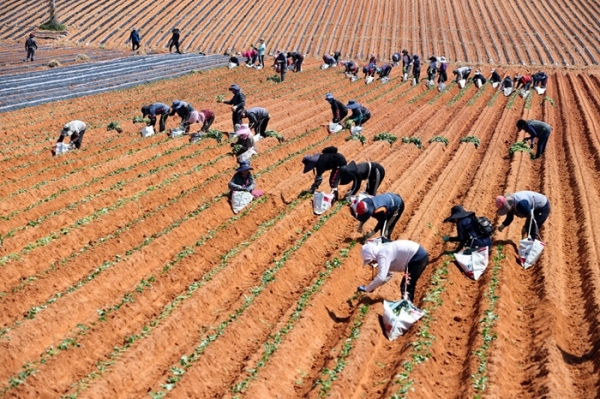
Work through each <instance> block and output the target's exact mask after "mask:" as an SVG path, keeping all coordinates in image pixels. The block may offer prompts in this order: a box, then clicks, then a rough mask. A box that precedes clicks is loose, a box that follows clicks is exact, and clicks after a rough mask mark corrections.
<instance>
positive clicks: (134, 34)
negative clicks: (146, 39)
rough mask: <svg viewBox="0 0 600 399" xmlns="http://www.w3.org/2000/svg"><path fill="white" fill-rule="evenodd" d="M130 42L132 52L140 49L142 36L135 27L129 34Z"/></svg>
mask: <svg viewBox="0 0 600 399" xmlns="http://www.w3.org/2000/svg"><path fill="white" fill-rule="evenodd" d="M129 40H130V41H131V51H135V50H137V49H139V48H140V34H139V33H138V31H137V29H135V26H134V27H133V29H132V30H131V33H130V34H129Z"/></svg>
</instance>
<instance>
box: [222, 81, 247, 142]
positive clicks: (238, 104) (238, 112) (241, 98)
mask: <svg viewBox="0 0 600 399" xmlns="http://www.w3.org/2000/svg"><path fill="white" fill-rule="evenodd" d="M229 91H230V92H232V93H233V97H232V98H231V100H229V101H223V104H229V105H231V121H232V122H233V131H234V132H235V125H241V124H242V112H244V107H245V106H246V95H245V94H244V93H242V89H240V86H238V85H236V84H232V85H231V87H229Z"/></svg>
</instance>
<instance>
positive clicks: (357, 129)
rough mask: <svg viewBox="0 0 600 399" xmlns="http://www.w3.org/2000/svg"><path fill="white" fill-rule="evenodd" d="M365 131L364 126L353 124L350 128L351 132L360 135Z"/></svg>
mask: <svg viewBox="0 0 600 399" xmlns="http://www.w3.org/2000/svg"><path fill="white" fill-rule="evenodd" d="M362 131H363V127H362V126H352V127H351V128H350V134H352V135H355V136H358V135H359V134H361V133H362Z"/></svg>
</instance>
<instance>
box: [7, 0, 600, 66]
mask: <svg viewBox="0 0 600 399" xmlns="http://www.w3.org/2000/svg"><path fill="white" fill-rule="evenodd" d="M4 3H5V4H3V9H4V10H7V11H6V12H5V13H4V14H3V15H2V16H0V41H2V40H7V39H20V40H21V41H22V42H23V41H24V37H25V36H26V34H27V33H28V32H29V30H31V29H32V28H34V27H36V26H39V25H40V24H41V23H43V22H45V20H46V19H47V18H48V10H47V7H48V6H47V3H48V2H46V1H38V0H6V1H5V2H4ZM56 7H57V11H58V15H59V17H60V19H61V21H62V22H63V23H65V24H66V25H68V26H69V30H70V33H69V35H68V37H67V39H68V40H71V41H74V42H77V43H79V44H82V45H87V44H91V45H96V46H98V45H103V46H108V47H119V46H125V41H126V40H127V38H128V37H129V32H130V30H131V28H132V26H135V27H137V28H138V29H139V30H140V33H141V35H142V44H143V45H144V46H145V47H149V48H154V49H164V47H165V46H166V44H167V42H168V40H169V38H170V31H171V29H172V28H173V27H178V28H179V29H180V30H181V32H182V39H183V48H184V49H186V51H197V50H201V51H204V52H206V53H223V52H224V51H226V50H227V49H235V50H241V49H244V48H247V47H248V46H249V45H250V44H252V43H256V41H257V40H258V39H259V37H264V38H265V39H266V43H267V46H268V48H269V49H270V50H276V49H283V50H298V51H301V52H303V53H307V54H309V55H311V56H321V55H322V54H323V53H325V52H331V51H336V50H339V51H341V52H342V54H343V56H344V57H346V56H352V57H355V58H357V59H365V58H368V57H369V55H370V54H371V53H375V54H377V56H378V57H380V58H384V57H385V58H389V57H390V55H391V54H392V53H393V52H395V51H400V50H401V49H402V48H407V49H408V51H410V52H411V53H417V54H419V55H422V56H425V57H429V56H430V55H432V54H435V55H438V56H440V55H445V56H446V57H447V58H448V59H450V60H452V61H465V62H482V63H501V64H527V65H552V64H556V65H577V66H581V65H589V64H595V65H597V64H598V62H599V61H600V40H599V36H600V35H599V31H598V20H599V18H600V8H599V7H598V2H597V1H592V0H574V1H564V0H532V1H526V2H523V1H518V0H503V1H493V2H490V1H480V0H456V1H451V0H443V1H434V0H424V1H414V0H400V1H398V0H377V1H370V0H330V1H321V0H305V1H293V0H285V1H276V0H241V1H218V2H215V1H212V0H188V1H154V0H140V1H135V2H132V1H119V0H80V1H73V0H57V1H56Z"/></svg>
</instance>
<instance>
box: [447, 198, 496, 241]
mask: <svg viewBox="0 0 600 399" xmlns="http://www.w3.org/2000/svg"><path fill="white" fill-rule="evenodd" d="M448 222H452V223H455V224H456V231H457V236H455V237H449V236H443V237H442V241H444V242H458V246H457V247H456V249H455V250H454V251H453V252H460V251H461V250H462V249H463V248H464V247H465V246H466V247H467V248H471V249H477V248H483V247H488V248H489V249H491V248H492V238H491V237H490V235H489V234H484V233H482V232H481V231H480V228H479V222H478V221H477V217H476V216H475V212H467V211H465V208H463V207H462V206H461V205H454V206H453V207H452V210H451V211H450V216H449V217H447V218H446V219H444V223H448Z"/></svg>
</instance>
